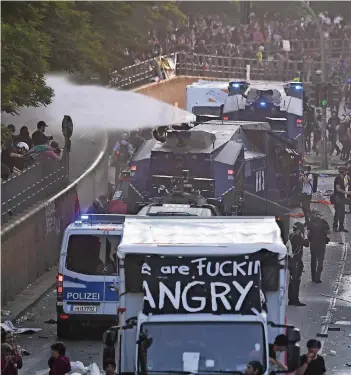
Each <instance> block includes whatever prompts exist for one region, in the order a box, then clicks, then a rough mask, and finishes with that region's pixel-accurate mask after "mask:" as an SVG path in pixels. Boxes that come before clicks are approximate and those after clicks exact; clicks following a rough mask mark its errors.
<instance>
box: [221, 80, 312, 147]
mask: <svg viewBox="0 0 351 375" xmlns="http://www.w3.org/2000/svg"><path fill="white" fill-rule="evenodd" d="M304 98H305V90H304V86H303V84H302V83H300V82H290V83H287V84H285V83H282V82H269V83H268V82H267V83H263V82H260V81H250V82H245V81H240V82H238V81H232V82H229V86H228V97H227V98H226V101H225V103H224V107H223V113H222V115H223V119H229V120H245V121H268V122H269V123H270V125H271V127H272V130H273V131H275V132H276V133H278V134H280V135H282V136H285V137H287V138H289V139H299V138H301V140H302V136H303V121H304V115H303V113H304Z"/></svg>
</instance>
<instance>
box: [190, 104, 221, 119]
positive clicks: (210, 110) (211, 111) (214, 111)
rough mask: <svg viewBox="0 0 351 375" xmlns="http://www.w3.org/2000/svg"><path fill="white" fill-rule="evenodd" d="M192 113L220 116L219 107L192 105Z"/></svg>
mask: <svg viewBox="0 0 351 375" xmlns="http://www.w3.org/2000/svg"><path fill="white" fill-rule="evenodd" d="M193 114H194V115H196V116H216V117H221V107H212V106H211V107H210V106H209V107H193Z"/></svg>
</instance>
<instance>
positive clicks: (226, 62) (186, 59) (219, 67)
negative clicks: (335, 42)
mask: <svg viewBox="0 0 351 375" xmlns="http://www.w3.org/2000/svg"><path fill="white" fill-rule="evenodd" d="M176 55H177V75H178V76H179V75H187V76H203V77H213V78H223V79H225V78H229V79H230V78H236V79H246V78H247V73H248V69H247V67H248V66H249V67H250V68H249V69H250V79H251V80H268V81H290V80H291V79H292V78H293V77H294V75H295V74H296V72H297V71H299V72H301V74H302V80H303V82H310V81H311V78H312V75H313V72H315V71H316V70H319V69H321V63H320V61H313V60H312V59H309V60H304V61H285V60H271V61H263V62H262V63H258V61H257V59H250V58H240V57H235V56H229V57H228V56H217V55H204V54H191V53H184V52H179V53H177V54H176ZM154 62H155V60H154V59H151V60H147V61H143V62H140V63H138V64H134V65H131V66H128V67H126V68H124V69H122V70H121V73H120V74H118V75H117V74H116V75H115V76H114V78H113V80H112V81H111V85H112V86H115V87H117V88H119V89H130V88H133V87H136V86H140V85H143V84H147V83H150V82H151V80H152V78H154V77H155V76H156V73H155V70H154V68H153V66H154ZM334 65H335V59H327V62H326V68H327V74H328V72H330V71H331V68H332V67H333V66H334Z"/></svg>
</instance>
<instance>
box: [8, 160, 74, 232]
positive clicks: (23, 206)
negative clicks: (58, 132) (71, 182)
mask: <svg viewBox="0 0 351 375" xmlns="http://www.w3.org/2000/svg"><path fill="white" fill-rule="evenodd" d="M67 184H68V173H67V166H66V165H65V162H64V161H57V160H41V161H39V162H37V163H35V164H33V165H32V166H30V167H29V168H27V169H25V170H24V171H23V172H21V173H20V174H18V175H14V176H13V177H12V178H10V179H9V180H7V181H4V182H2V183H1V224H2V225H3V224H6V223H7V222H8V221H9V220H10V219H11V218H12V217H14V216H15V215H18V214H20V213H22V212H24V211H25V210H27V209H28V208H30V207H31V206H33V205H35V204H36V203H38V202H40V201H41V200H43V199H46V198H49V197H51V196H52V195H54V194H56V193H58V192H59V191H60V190H62V189H64V188H65V187H66V186H67Z"/></svg>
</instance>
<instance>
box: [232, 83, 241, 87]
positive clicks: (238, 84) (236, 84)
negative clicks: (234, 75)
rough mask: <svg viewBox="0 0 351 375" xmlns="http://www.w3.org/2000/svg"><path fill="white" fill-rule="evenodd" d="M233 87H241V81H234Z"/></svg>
mask: <svg viewBox="0 0 351 375" xmlns="http://www.w3.org/2000/svg"><path fill="white" fill-rule="evenodd" d="M232 87H236V88H239V87H240V83H233V84H232Z"/></svg>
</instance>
